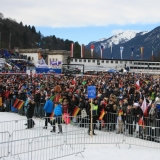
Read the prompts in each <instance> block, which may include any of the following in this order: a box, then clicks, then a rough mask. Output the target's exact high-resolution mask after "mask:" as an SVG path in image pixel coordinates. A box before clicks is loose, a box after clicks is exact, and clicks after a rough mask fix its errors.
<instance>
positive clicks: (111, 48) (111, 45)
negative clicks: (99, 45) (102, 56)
mask: <svg viewBox="0 0 160 160" xmlns="http://www.w3.org/2000/svg"><path fill="white" fill-rule="evenodd" d="M111 58H112V59H113V55H112V44H111Z"/></svg>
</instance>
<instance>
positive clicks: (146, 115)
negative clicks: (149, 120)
mask: <svg viewBox="0 0 160 160" xmlns="http://www.w3.org/2000/svg"><path fill="white" fill-rule="evenodd" d="M143 117H148V106H147V107H146V110H145V111H144V113H143Z"/></svg>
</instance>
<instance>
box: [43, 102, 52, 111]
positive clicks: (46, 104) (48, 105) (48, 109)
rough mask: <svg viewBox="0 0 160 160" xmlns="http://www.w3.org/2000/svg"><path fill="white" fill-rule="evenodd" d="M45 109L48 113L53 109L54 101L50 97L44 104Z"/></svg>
mask: <svg viewBox="0 0 160 160" xmlns="http://www.w3.org/2000/svg"><path fill="white" fill-rule="evenodd" d="M44 110H45V112H46V113H52V111H53V102H52V101H51V100H50V99H48V100H47V101H46V103H45V105H44Z"/></svg>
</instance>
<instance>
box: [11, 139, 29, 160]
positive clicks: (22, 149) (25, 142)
mask: <svg viewBox="0 0 160 160" xmlns="http://www.w3.org/2000/svg"><path fill="white" fill-rule="evenodd" d="M10 145H11V149H10V151H11V154H10V155H9V157H10V158H11V157H13V158H15V157H16V156H17V157H18V158H19V159H23V160H27V159H28V160H29V159H30V155H29V153H30V152H31V142H30V140H29V139H21V140H14V141H10Z"/></svg>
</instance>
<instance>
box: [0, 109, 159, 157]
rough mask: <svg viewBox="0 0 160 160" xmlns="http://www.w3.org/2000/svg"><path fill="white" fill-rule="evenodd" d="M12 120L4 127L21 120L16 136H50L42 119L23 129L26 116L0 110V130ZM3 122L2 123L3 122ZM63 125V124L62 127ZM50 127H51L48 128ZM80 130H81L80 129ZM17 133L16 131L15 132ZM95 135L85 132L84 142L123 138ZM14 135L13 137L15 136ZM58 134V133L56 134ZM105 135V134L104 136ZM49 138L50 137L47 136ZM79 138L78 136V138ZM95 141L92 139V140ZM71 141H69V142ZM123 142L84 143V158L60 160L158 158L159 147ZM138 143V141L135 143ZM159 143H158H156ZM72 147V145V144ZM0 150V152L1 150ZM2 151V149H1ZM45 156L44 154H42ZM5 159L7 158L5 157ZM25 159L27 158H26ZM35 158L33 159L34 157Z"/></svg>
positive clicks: (0, 138)
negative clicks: (31, 127) (118, 143)
mask: <svg viewBox="0 0 160 160" xmlns="http://www.w3.org/2000/svg"><path fill="white" fill-rule="evenodd" d="M11 120H12V121H13V122H12V126H11V125H10V124H9V123H10V122H8V123H6V122H5V123H6V127H7V130H8V129H9V132H12V131H14V127H16V126H19V125H17V124H18V122H17V121H15V120H21V123H20V126H19V128H18V130H21V131H23V132H21V133H23V134H16V135H17V136H18V137H20V136H21V137H23V138H24V140H25V137H26V136H28V137H29V136H34V135H36V136H37V134H41V135H48V136H50V135H51V133H50V130H49V129H47V130H43V129H42V126H43V125H44V121H43V120H39V119H34V120H35V122H36V127H35V128H34V129H31V130H29V131H28V130H25V127H26V126H25V125H24V123H26V117H25V116H20V115H18V114H15V113H6V112H5V113H4V112H0V130H1V131H2V130H4V129H5V126H3V127H2V124H1V122H2V121H11ZM5 123H4V124H5ZM14 123H15V124H14ZM64 127H65V126H63V129H65V128H64ZM68 128H69V129H70V130H72V128H71V126H69V127H68ZM50 129H51V128H50ZM82 130H83V129H82ZM1 131H0V132H1ZM86 131H87V129H85V133H86ZM75 132H76V134H77V135H78V132H77V131H75ZM80 132H81V131H80ZM17 133H18V132H17ZM96 133H97V136H94V137H90V136H88V135H87V134H86V135H85V139H86V142H87V143H89V142H98V139H99V140H101V143H105V142H108V143H109V142H111V139H113V140H114V139H115V137H117V136H118V140H119V141H122V140H123V136H122V135H116V134H115V133H112V134H109V133H108V132H104V134H103V135H102V132H100V131H96ZM16 135H15V138H16ZM56 135H58V134H56ZM105 135H106V136H105ZM102 136H105V137H108V138H103V139H102ZM56 137H57V140H58V143H61V142H62V137H61V135H58V136H56ZM2 138H4V137H0V140H2ZM49 138H51V137H49ZM79 139H80V138H79ZM94 139H95V141H92V140H94ZM134 141H136V142H141V141H142V140H140V139H137V138H132V142H134ZM36 142H38V140H37V141H36ZM71 142H72V141H70V143H71ZM124 143H125V142H123V144H120V145H119V146H120V147H118V146H116V144H86V145H85V151H84V152H83V153H82V155H83V156H84V158H83V157H82V155H81V154H78V155H77V156H75V155H71V156H67V157H63V158H60V159H61V160H80V159H84V160H85V159H86V160H98V159H101V160H105V159H106V160H136V159H140V160H154V159H155V160H159V159H160V151H159V149H153V148H147V147H141V146H134V145H132V146H131V148H130V149H129V145H128V144H124ZM44 144H45V143H44ZM137 144H138V143H137ZM143 144H147V145H148V146H150V144H152V142H144V140H143ZM155 144H156V145H157V143H155ZM158 144H159V145H160V143H158ZM34 147H38V146H34ZM73 147H74V146H73ZM78 147H82V146H78ZM66 149H67V151H68V152H69V150H72V147H70V148H66ZM1 151H2V150H1ZM1 151H0V152H1ZM2 152H3V151H2ZM49 153H51V152H49ZM53 154H57V150H56V149H54V153H53ZM44 157H45V155H44ZM17 158H18V157H15V159H17ZM5 159H6V160H7V158H5ZM26 159H27V158H26ZM39 159H42V160H43V159H45V158H43V157H41V158H39ZM34 160H35V159H34Z"/></svg>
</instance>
